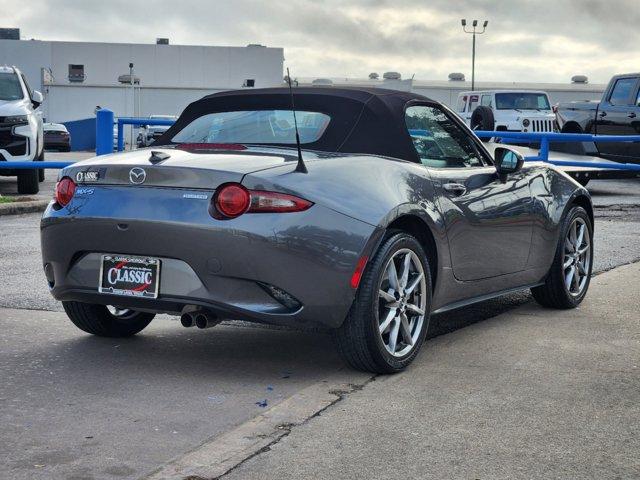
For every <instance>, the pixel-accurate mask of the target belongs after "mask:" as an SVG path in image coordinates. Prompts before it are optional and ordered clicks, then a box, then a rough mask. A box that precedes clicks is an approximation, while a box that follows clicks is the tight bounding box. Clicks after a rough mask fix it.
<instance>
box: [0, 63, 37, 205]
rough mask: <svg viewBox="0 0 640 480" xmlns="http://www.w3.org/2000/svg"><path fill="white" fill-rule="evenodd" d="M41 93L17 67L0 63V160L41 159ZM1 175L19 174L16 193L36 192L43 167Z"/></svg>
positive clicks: (2, 170) (6, 172)
mask: <svg viewBox="0 0 640 480" xmlns="http://www.w3.org/2000/svg"><path fill="white" fill-rule="evenodd" d="M42 100H43V98H42V94H41V93H40V92H38V91H37V90H31V87H29V84H28V83H27V79H26V78H25V76H24V74H23V73H22V72H21V71H20V70H18V69H17V68H16V67H8V66H0V162H3V161H6V162H25V161H28V162H31V161H42V160H44V135H43V124H42V112H41V111H40V109H39V108H38V107H39V106H40V104H41V103H42ZM0 175H3V176H17V177H18V193H38V190H39V185H38V182H39V181H42V180H44V170H42V169H40V170H31V169H29V170H17V169H16V170H8V169H4V168H1V169H0Z"/></svg>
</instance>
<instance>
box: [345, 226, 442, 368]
mask: <svg viewBox="0 0 640 480" xmlns="http://www.w3.org/2000/svg"><path fill="white" fill-rule="evenodd" d="M430 307H431V274H430V270H429V262H428V259H427V256H426V254H425V252H424V249H423V248H422V246H421V245H420V242H418V240H416V238H415V237H413V236H411V235H409V234H407V233H397V232H396V233H393V234H391V235H390V236H389V237H388V238H387V239H386V240H385V241H384V242H383V244H382V245H381V246H380V248H379V249H378V251H377V252H376V254H375V256H374V257H373V258H372V259H371V260H370V261H369V263H368V264H367V267H366V269H365V272H364V275H363V277H362V280H361V282H360V286H359V287H358V291H357V293H356V299H355V302H354V304H353V307H352V309H351V312H350V313H349V316H348V317H347V319H346V320H345V321H344V323H343V324H342V326H341V327H340V328H338V329H337V330H336V331H335V332H334V338H335V340H336V344H337V346H338V351H339V352H340V354H341V355H342V357H343V358H344V359H345V360H346V361H347V362H348V363H349V364H350V365H351V366H353V367H354V368H357V369H359V370H366V371H369V372H376V373H393V372H397V371H400V370H402V369H404V368H405V367H406V366H407V365H409V364H410V363H411V362H412V361H413V359H414V358H415V357H416V355H417V353H418V351H419V350H420V347H421V346H422V343H423V342H424V338H425V336H426V333H427V326H428V320H429V310H430Z"/></svg>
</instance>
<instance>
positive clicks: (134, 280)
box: [98, 255, 160, 298]
mask: <svg viewBox="0 0 640 480" xmlns="http://www.w3.org/2000/svg"><path fill="white" fill-rule="evenodd" d="M159 283H160V260H159V259H157V258H149V257H135V256H128V255H103V256H102V265H101V268H100V283H99V285H98V291H99V292H100V293H107V294H111V295H125V296H128V297H143V298H158V286H159Z"/></svg>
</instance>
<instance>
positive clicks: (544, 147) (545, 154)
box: [538, 137, 549, 162]
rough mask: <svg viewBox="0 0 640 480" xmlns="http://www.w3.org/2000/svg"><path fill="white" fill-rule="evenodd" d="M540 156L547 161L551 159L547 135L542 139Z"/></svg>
mask: <svg viewBox="0 0 640 480" xmlns="http://www.w3.org/2000/svg"><path fill="white" fill-rule="evenodd" d="M538 156H539V157H540V158H542V160H543V161H545V162H546V161H548V160H549V139H548V138H547V137H542V139H541V140H540V150H539V151H538Z"/></svg>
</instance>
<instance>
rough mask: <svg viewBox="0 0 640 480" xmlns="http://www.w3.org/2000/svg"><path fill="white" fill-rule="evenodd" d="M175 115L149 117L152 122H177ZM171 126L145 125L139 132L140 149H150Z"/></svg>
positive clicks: (138, 142)
mask: <svg viewBox="0 0 640 480" xmlns="http://www.w3.org/2000/svg"><path fill="white" fill-rule="evenodd" d="M176 118H178V117H177V116H175V115H149V119H150V120H157V119H159V120H175V119H176ZM169 127H170V125H144V126H143V127H142V128H141V129H140V131H139V132H138V138H137V144H138V147H148V146H150V145H152V144H153V142H155V141H156V140H157V139H158V138H160V136H161V135H162V134H163V133H164V132H166V131H167V130H168V129H169Z"/></svg>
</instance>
